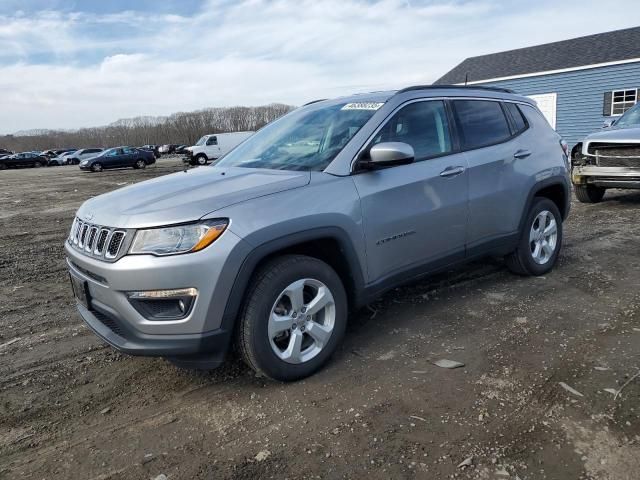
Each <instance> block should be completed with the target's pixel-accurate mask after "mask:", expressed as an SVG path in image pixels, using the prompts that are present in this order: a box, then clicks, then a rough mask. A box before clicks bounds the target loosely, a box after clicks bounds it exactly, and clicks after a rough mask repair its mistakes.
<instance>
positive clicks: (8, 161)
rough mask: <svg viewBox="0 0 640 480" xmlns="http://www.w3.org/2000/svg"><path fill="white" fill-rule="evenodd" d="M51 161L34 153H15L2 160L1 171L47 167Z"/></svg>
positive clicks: (0, 163)
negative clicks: (15, 168)
mask: <svg viewBox="0 0 640 480" xmlns="http://www.w3.org/2000/svg"><path fill="white" fill-rule="evenodd" d="M48 161H49V159H48V158H47V157H44V156H42V155H40V154H39V153H37V152H36V153H34V152H23V153H15V154H13V155H9V156H6V157H4V158H2V159H0V169H6V168H12V167H36V168H39V167H45V166H46V165H47V162H48Z"/></svg>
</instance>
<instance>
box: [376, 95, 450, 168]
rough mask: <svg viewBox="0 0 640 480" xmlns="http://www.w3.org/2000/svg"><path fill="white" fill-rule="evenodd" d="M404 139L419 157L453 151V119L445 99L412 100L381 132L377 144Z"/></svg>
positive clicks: (377, 136) (418, 158) (423, 157)
mask: <svg viewBox="0 0 640 480" xmlns="http://www.w3.org/2000/svg"><path fill="white" fill-rule="evenodd" d="M381 142H404V143H408V144H409V145H411V146H412V147H413V150H414V151H415V154H416V157H415V158H416V160H424V159H425V158H428V157H433V156H434V155H440V154H443V153H447V152H450V151H451V136H450V135H449V122H448V120H447V113H446V110H445V107H444V103H443V102H441V101H429V102H416V103H411V104H409V105H407V106H406V107H404V108H403V109H402V110H400V111H399V112H398V113H396V114H395V115H394V116H393V117H392V118H391V120H389V122H387V124H386V125H385V126H384V127H383V128H382V130H380V132H378V134H377V135H376V137H375V138H374V140H373V144H374V145H375V144H376V143H381Z"/></svg>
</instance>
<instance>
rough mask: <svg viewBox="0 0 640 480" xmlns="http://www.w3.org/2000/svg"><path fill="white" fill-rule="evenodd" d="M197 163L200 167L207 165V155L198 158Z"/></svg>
mask: <svg viewBox="0 0 640 480" xmlns="http://www.w3.org/2000/svg"><path fill="white" fill-rule="evenodd" d="M196 163H197V164H198V165H206V164H207V156H206V155H198V156H197V157H196Z"/></svg>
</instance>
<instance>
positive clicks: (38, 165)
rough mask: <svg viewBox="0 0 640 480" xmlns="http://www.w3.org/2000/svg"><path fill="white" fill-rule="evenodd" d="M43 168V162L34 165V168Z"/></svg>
mask: <svg viewBox="0 0 640 480" xmlns="http://www.w3.org/2000/svg"><path fill="white" fill-rule="evenodd" d="M41 166H42V163H41V162H34V163H33V167H34V168H40V167H41Z"/></svg>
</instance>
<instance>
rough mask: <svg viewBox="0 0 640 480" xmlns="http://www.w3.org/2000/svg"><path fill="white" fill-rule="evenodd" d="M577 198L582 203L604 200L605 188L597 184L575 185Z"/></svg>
mask: <svg viewBox="0 0 640 480" xmlns="http://www.w3.org/2000/svg"><path fill="white" fill-rule="evenodd" d="M575 189H576V198H577V199H578V201H579V202H580V203H598V202H601V201H602V198H603V197H604V193H605V192H606V189H605V188H602V187H596V186H595V185H575Z"/></svg>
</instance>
